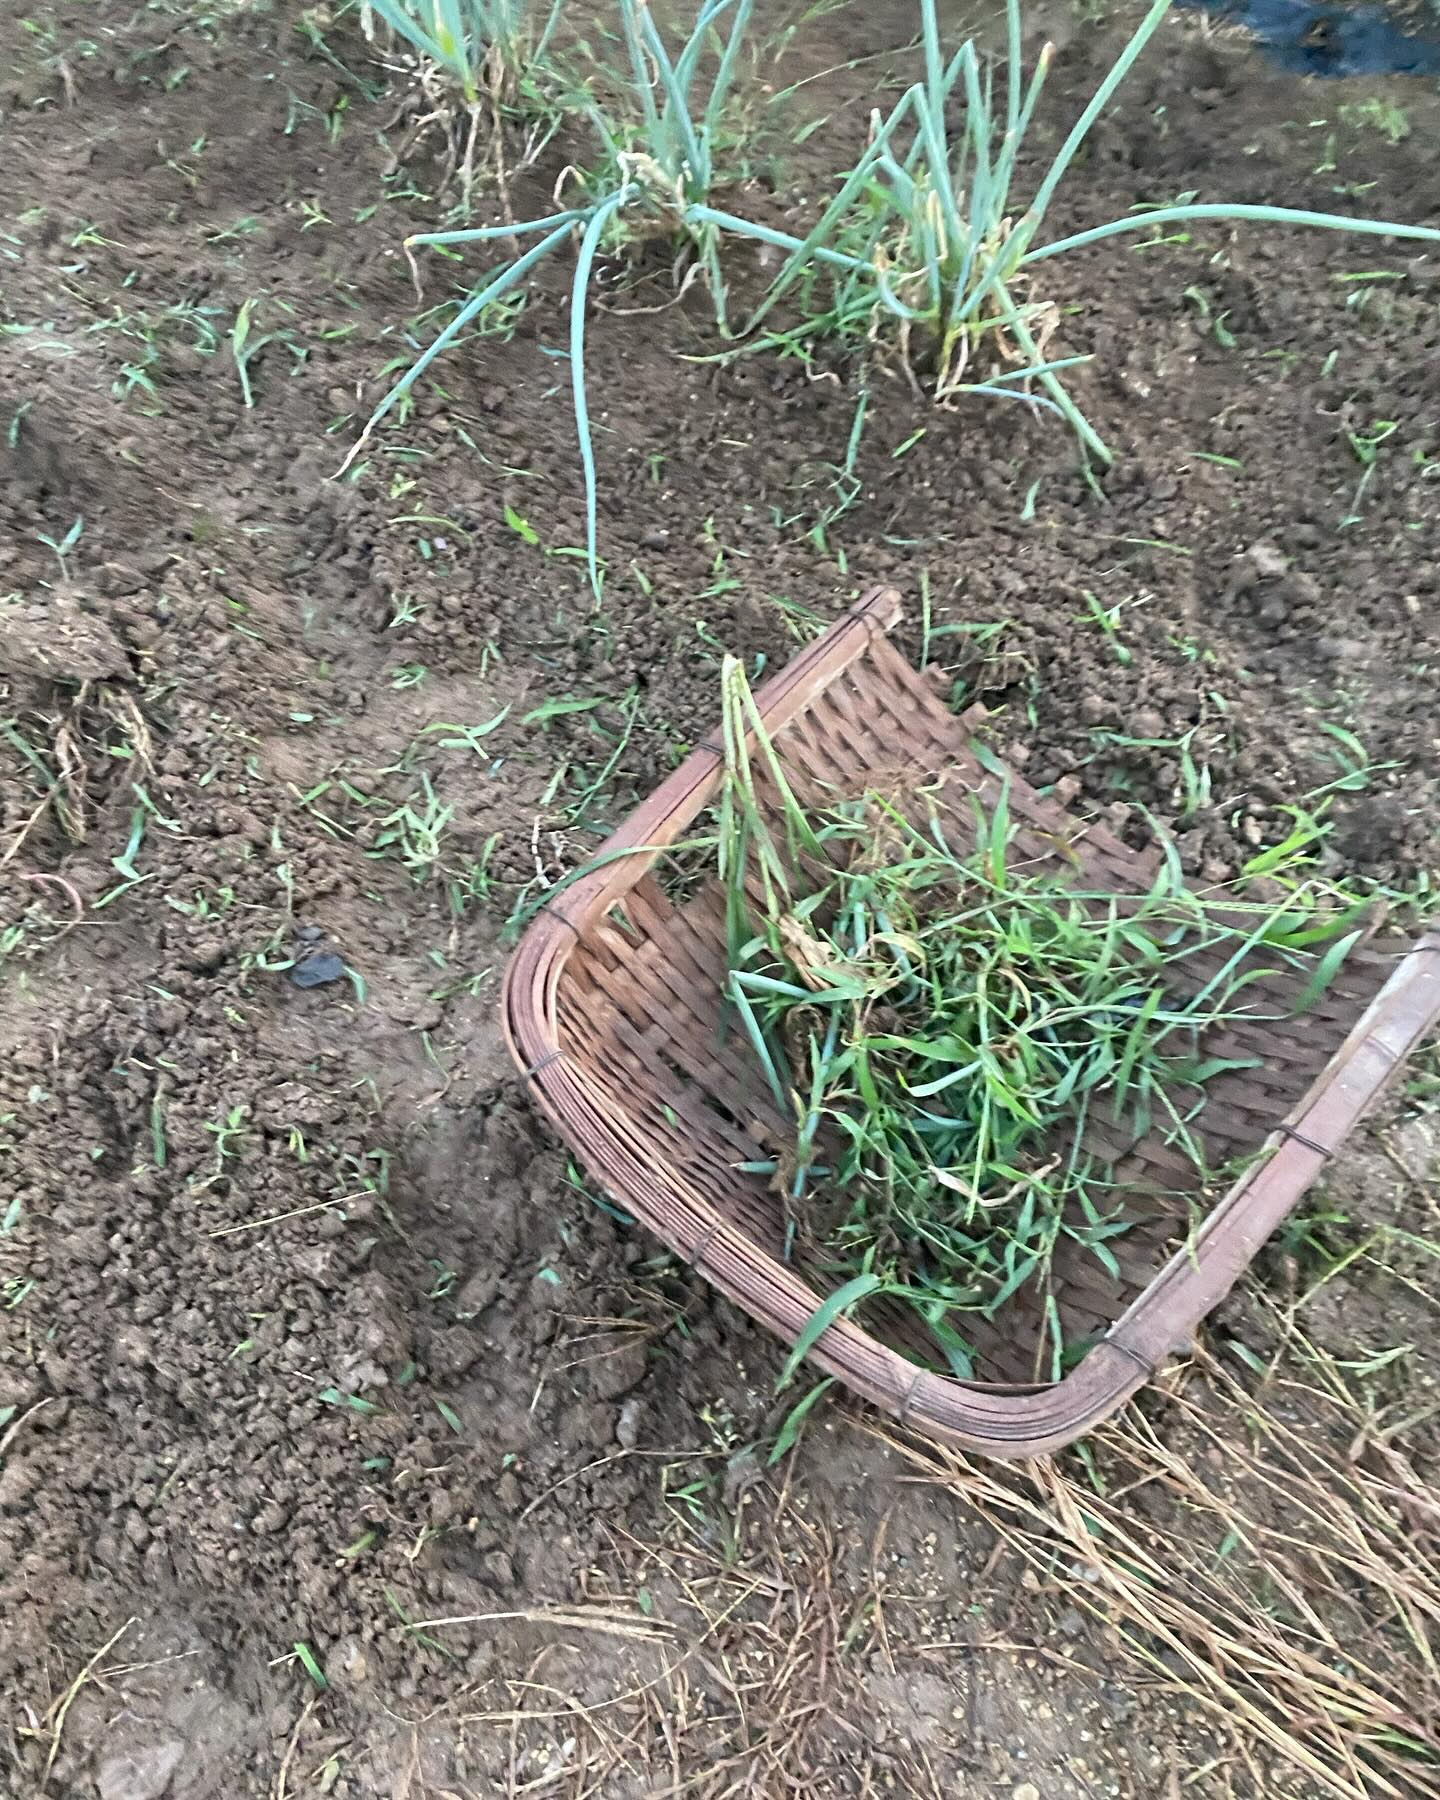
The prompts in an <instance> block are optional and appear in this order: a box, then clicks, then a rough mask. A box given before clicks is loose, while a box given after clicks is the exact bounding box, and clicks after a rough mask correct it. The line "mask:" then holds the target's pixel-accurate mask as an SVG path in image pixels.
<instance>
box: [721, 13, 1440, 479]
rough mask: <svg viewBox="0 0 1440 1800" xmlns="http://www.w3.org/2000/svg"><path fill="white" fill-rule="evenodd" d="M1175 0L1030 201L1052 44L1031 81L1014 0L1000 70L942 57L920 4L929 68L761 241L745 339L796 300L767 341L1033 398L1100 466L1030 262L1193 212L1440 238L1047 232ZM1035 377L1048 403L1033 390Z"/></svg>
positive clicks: (1242, 210) (1285, 212) (1395, 229)
mask: <svg viewBox="0 0 1440 1800" xmlns="http://www.w3.org/2000/svg"><path fill="white" fill-rule="evenodd" d="M1170 5H1171V0H1153V4H1152V5H1151V6H1150V8H1149V10H1148V11H1147V12H1146V14H1145V16H1144V18H1143V19H1142V20H1141V21H1140V24H1139V25H1138V26H1137V27H1136V29H1135V31H1134V33H1133V34H1132V36H1131V37H1130V39H1129V41H1128V42H1127V43H1126V45H1125V47H1124V49H1123V50H1122V51H1121V52H1120V54H1119V56H1118V57H1117V58H1116V59H1115V62H1114V63H1113V64H1112V66H1111V67H1110V69H1109V70H1108V71H1107V73H1106V75H1105V77H1104V79H1103V80H1102V81H1101V83H1100V85H1099V86H1098V87H1097V88H1096V90H1095V92H1094V94H1093V95H1092V96H1091V97H1090V99H1089V101H1088V102H1087V104H1086V105H1085V107H1084V108H1083V109H1082V111H1081V113H1080V116H1079V117H1078V118H1077V119H1076V121H1075V123H1074V124H1073V125H1072V126H1071V128H1070V130H1069V131H1068V133H1067V134H1066V136H1065V138H1064V140H1063V141H1062V143H1061V145H1060V147H1059V149H1058V150H1057V151H1056V152H1055V155H1054V156H1053V157H1052V158H1051V159H1050V162H1049V163H1048V165H1047V166H1046V167H1045V169H1044V172H1043V174H1042V175H1041V177H1040V179H1039V181H1038V182H1037V183H1036V184H1035V186H1034V187H1033V189H1032V190H1031V193H1030V197H1029V199H1028V201H1025V202H1024V203H1023V204H1022V203H1021V202H1019V201H1017V199H1016V196H1015V183H1016V175H1017V168H1018V164H1019V160H1020V157H1021V152H1022V149H1023V147H1024V144H1025V140H1026V136H1027V133H1028V132H1029V129H1030V126H1031V123H1032V120H1033V118H1034V114H1035V107H1036V103H1037V101H1038V100H1039V98H1040V94H1041V91H1042V89H1043V87H1044V83H1045V78H1046V74H1047V71H1048V70H1049V67H1050V63H1051V58H1052V54H1053V52H1052V47H1051V46H1050V45H1046V46H1045V48H1044V49H1043V50H1042V51H1041V53H1040V56H1039V58H1038V60H1037V62H1036V64H1035V67H1034V69H1033V70H1032V71H1031V72H1030V73H1029V75H1028V76H1027V75H1026V73H1025V71H1024V69H1023V67H1022V55H1021V12H1020V0H1006V8H1005V18H1006V35H1007V47H1006V54H1005V58H1004V64H1003V70H1002V71H1001V72H1000V73H999V74H998V75H997V72H996V70H995V69H994V68H993V67H992V66H988V65H983V64H982V61H981V57H980V55H979V53H978V52H977V51H976V49H975V46H974V44H973V42H967V43H965V44H962V45H961V47H960V49H959V50H958V51H956V52H955V53H954V54H952V55H950V56H948V57H947V56H946V54H945V52H944V50H943V48H942V46H941V42H940V31H939V24H938V20H937V16H936V6H935V0H920V21H921V42H922V52H923V62H924V71H923V78H922V79H921V80H920V81H919V82H917V83H916V84H915V85H913V86H912V87H910V88H908V89H907V90H906V92H905V93H904V94H902V95H901V97H900V99H899V100H898V101H897V102H896V103H895V105H894V106H893V107H892V108H891V110H890V111H889V113H888V114H886V115H885V116H884V117H882V116H881V114H880V113H879V112H878V111H877V112H875V113H873V114H872V118H871V128H870V135H869V142H868V144H867V145H866V148H865V150H864V153H863V154H862V155H861V157H860V159H859V161H858V162H857V163H856V164H855V166H854V168H853V169H851V170H850V171H849V172H848V173H847V174H846V175H845V176H844V177H843V179H842V180H841V182H840V185H839V187H838V188H837V190H836V192H835V194H834V196H833V197H832V199H831V200H830V202H829V204H828V205H827V206H826V207H825V208H824V209H823V210H822V211H821V213H820V215H819V216H818V218H817V219H816V220H815V223H814V224H813V225H812V226H811V228H810V230H809V231H808V232H806V233H805V234H804V235H803V236H801V237H796V236H793V235H791V234H789V233H786V232H779V231H776V232H769V233H767V234H766V235H767V239H768V241H769V242H771V243H772V244H774V245H775V246H776V247H778V248H780V249H784V250H786V251H788V253H789V254H788V256H787V258H786V260H785V262H784V264H783V265H782V266H781V268H780V270H779V272H778V273H777V275H776V277H775V279H774V281H773V283H772V284H771V286H770V288H769V290H768V292H767V293H766V295H765V296H764V298H763V300H762V302H761V304H760V306H759V307H758V309H757V310H756V312H755V314H754V315H753V317H752V319H751V320H750V324H749V326H748V327H747V331H748V332H750V333H753V332H755V331H757V330H758V328H759V327H760V326H761V325H762V324H763V323H765V322H766V321H767V320H769V319H770V318H771V316H772V314H773V312H774V309H775V308H776V307H777V306H778V304H779V303H780V301H781V300H782V299H783V298H785V297H786V296H787V295H793V296H794V298H795V301H796V307H795V310H796V311H797V312H798V315H799V316H798V319H797V320H796V322H795V323H793V324H792V325H790V326H789V327H787V328H785V329H780V330H776V329H774V328H773V327H772V329H771V331H770V332H769V334H768V335H766V336H764V337H762V338H760V339H759V340H758V341H759V343H760V344H762V345H764V344H775V343H777V342H779V343H785V344H789V345H791V346H794V345H797V344H801V345H805V346H809V345H813V344H815V343H816V342H817V341H819V340H821V339H825V338H835V337H839V338H841V339H850V340H857V339H858V340H863V341H866V342H873V341H875V340H877V339H878V340H880V341H882V342H885V341H892V340H893V341H894V342H895V343H897V344H898V347H899V349H900V351H901V353H902V354H903V355H904V356H905V358H906V361H907V365H908V366H910V367H912V368H918V370H919V372H920V373H921V374H923V376H924V378H925V380H926V382H927V384H928V385H929V386H930V388H931V389H932V391H933V393H934V394H935V396H936V397H937V398H938V399H941V400H945V399H948V398H950V397H951V396H953V395H955V394H957V393H960V392H967V391H968V392H972V393H973V392H979V393H986V394H991V395H997V396H1008V397H1012V398H1014V397H1027V398H1032V399H1034V400H1039V402H1040V403H1041V404H1043V405H1045V406H1047V407H1048V408H1050V409H1051V410H1053V411H1055V412H1058V413H1059V414H1060V415H1061V416H1062V417H1063V418H1064V419H1065V420H1066V421H1067V422H1068V423H1069V425H1070V426H1071V427H1072V429H1073V430H1074V432H1075V434H1076V435H1077V437H1078V438H1079V439H1080V441H1081V443H1082V444H1083V445H1084V447H1085V449H1086V450H1087V451H1088V452H1089V453H1090V455H1091V456H1092V457H1093V458H1094V459H1095V460H1096V461H1098V462H1100V463H1102V464H1108V463H1109V462H1110V461H1112V460H1113V459H1112V455H1111V452H1110V450H1109V448H1108V447H1107V445H1106V444H1105V443H1104V441H1103V440H1102V439H1101V437H1100V435H1099V434H1098V432H1097V431H1096V430H1095V428H1094V427H1093V426H1092V425H1091V423H1090V422H1089V420H1088V419H1086V417H1085V416H1084V414H1083V413H1082V412H1081V411H1080V409H1079V407H1078V406H1077V405H1076V404H1075V402H1074V400H1073V399H1072V398H1071V396H1070V394H1069V393H1068V391H1067V390H1066V388H1065V385H1064V383H1063V382H1062V381H1061V379H1060V372H1061V371H1062V370H1063V369H1065V368H1068V367H1071V366H1073V365H1074V364H1076V363H1079V362H1082V361H1085V360H1086V359H1085V358H1083V357H1078V356H1067V357H1062V358H1059V359H1055V360H1050V359H1049V358H1048V357H1047V348H1046V347H1047V343H1048V340H1049V339H1050V336H1051V333H1052V331H1053V329H1054V325H1055V323H1056V321H1057V319H1058V310H1057V308H1056V307H1055V306H1054V305H1053V304H1051V303H1050V302H1048V301H1046V300H1044V299H1042V298H1037V297H1035V295H1034V293H1033V291H1032V282H1033V272H1034V271H1035V269H1036V267H1037V265H1038V264H1040V263H1042V262H1044V261H1046V260H1047V259H1049V258H1051V257H1054V256H1060V255H1063V254H1065V253H1066V252H1068V251H1071V250H1079V249H1082V248H1084V247H1085V246H1086V245H1088V244H1095V243H1100V242H1102V241H1104V240H1105V239H1107V238H1111V237H1116V236H1119V235H1121V234H1123V233H1129V232H1139V231H1151V230H1153V229H1154V228H1155V227H1157V226H1161V225H1169V224H1173V223H1178V222H1181V221H1184V220H1201V219H1214V220H1219V221H1234V222H1240V221H1245V220H1249V221H1253V222H1257V223H1259V224H1262V225H1308V226H1315V227H1319V228H1322V229H1326V230H1332V231H1350V232H1361V233H1369V234H1371V235H1376V234H1384V235H1387V236H1394V237H1403V238H1412V239H1421V240H1424V241H1427V242H1431V243H1440V231H1436V230H1433V229H1430V228H1428V227H1424V226H1409V225H1395V224H1387V223H1384V222H1382V221H1379V220H1374V219H1355V218H1348V217H1345V216H1343V215H1341V214H1338V213H1321V212H1310V211H1305V210H1301V209H1298V208H1294V207H1285V206H1246V205H1238V204H1232V203H1229V202H1221V203H1218V204H1212V203H1193V202H1189V201H1186V202H1184V203H1182V204H1177V205H1174V206H1162V207H1156V208H1153V209H1148V210H1142V211H1135V212H1132V213H1128V214H1126V216H1125V217H1124V218H1121V219H1114V220H1111V221H1109V222H1107V223H1105V224H1101V225H1095V226H1091V227H1089V228H1087V229H1084V230H1080V231H1075V232H1069V233H1066V234H1064V235H1063V236H1060V237H1056V238H1052V239H1051V240H1049V241H1048V242H1041V241H1039V238H1040V233H1041V229H1042V227H1043V226H1044V224H1045V221H1046V219H1047V217H1048V215H1049V213H1050V210H1051V205H1052V202H1053V201H1054V199H1055V196H1056V192H1057V190H1058V188H1059V186H1060V183H1061V182H1062V180H1063V179H1064V177H1065V175H1066V173H1067V172H1068V171H1069V169H1070V167H1071V165H1072V164H1073V163H1074V161H1075V159H1076V157H1077V155H1078V154H1079V153H1080V151H1081V150H1082V148H1083V147H1084V144H1085V140H1086V139H1087V137H1088V136H1089V134H1090V131H1091V129H1092V127H1093V126H1094V125H1095V122H1096V121H1097V119H1099V118H1100V116H1101V115H1102V113H1103V112H1104V111H1105V108H1106V107H1107V106H1108V105H1109V104H1110V101H1111V99H1112V98H1113V96H1114V94H1115V91H1116V89H1117V88H1118V87H1119V86H1120V83H1121V82H1122V81H1123V80H1124V79H1125V76H1126V75H1127V74H1128V73H1129V71H1130V69H1131V68H1132V67H1133V65H1134V63H1135V61H1136V59H1137V58H1138V57H1139V55H1140V53H1141V52H1142V51H1143V50H1144V48H1145V46H1146V44H1148V43H1149V41H1150V39H1151V38H1152V37H1153V36H1154V34H1155V32H1156V30H1157V29H1158V28H1159V26H1160V24H1161V22H1162V20H1163V19H1164V17H1165V15H1166V13H1167V12H1169V10H1170ZM698 210H699V213H700V216H702V217H703V218H704V219H705V220H706V221H707V222H708V223H712V224H717V225H725V224H728V223H729V222H730V221H729V219H728V217H727V216H726V215H724V214H721V213H717V212H715V211H714V210H713V209H711V208H708V207H703V206H702V207H701V208H699V209H698ZM1032 381H1033V382H1036V383H1037V384H1038V385H1039V387H1040V389H1041V390H1042V395H1043V398H1042V397H1041V396H1033V397H1032V396H1029V395H1028V391H1027V390H1028V388H1029V384H1030V383H1031V382H1032Z"/></svg>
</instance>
